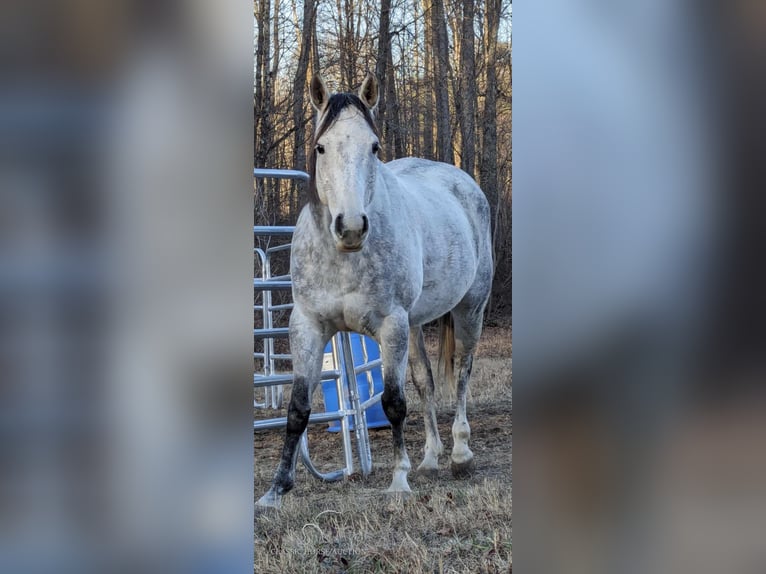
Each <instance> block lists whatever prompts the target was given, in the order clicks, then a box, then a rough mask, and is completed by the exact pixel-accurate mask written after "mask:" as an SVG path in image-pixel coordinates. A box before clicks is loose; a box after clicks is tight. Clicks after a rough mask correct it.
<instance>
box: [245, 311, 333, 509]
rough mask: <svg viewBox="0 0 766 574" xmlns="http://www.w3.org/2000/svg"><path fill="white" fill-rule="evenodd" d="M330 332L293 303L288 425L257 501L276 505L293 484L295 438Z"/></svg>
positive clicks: (303, 420) (306, 414) (302, 427)
mask: <svg viewBox="0 0 766 574" xmlns="http://www.w3.org/2000/svg"><path fill="white" fill-rule="evenodd" d="M330 336H331V333H328V332H325V330H324V329H323V328H322V326H321V325H319V324H318V323H317V322H316V321H314V320H312V319H310V318H308V317H307V316H306V315H304V314H303V313H302V312H301V310H300V309H299V308H298V306H297V305H296V306H295V308H294V309H293V312H292V314H291V316H290V349H291V350H292V353H293V386H292V395H291V397H290V406H289V407H288V409H287V428H286V429H285V442H284V445H283V447H282V457H281V459H280V462H279V467H278V468H277V471H276V473H275V475H274V481H273V483H272V485H271V488H270V489H269V490H268V492H267V493H266V494H264V495H263V496H262V497H261V498H260V499H259V500H258V502H257V503H256V505H258V506H262V507H274V508H279V506H280V503H281V500H282V496H283V495H284V494H285V493H286V492H289V491H290V490H292V488H293V485H294V484H295V465H296V462H297V460H298V441H299V440H300V438H301V435H302V434H303V431H305V430H306V426H307V425H308V421H309V415H310V414H311V395H312V393H313V390H314V387H315V385H316V383H317V382H319V379H320V376H321V373H322V357H323V355H324V347H325V344H326V343H327V341H328V340H329V339H330Z"/></svg>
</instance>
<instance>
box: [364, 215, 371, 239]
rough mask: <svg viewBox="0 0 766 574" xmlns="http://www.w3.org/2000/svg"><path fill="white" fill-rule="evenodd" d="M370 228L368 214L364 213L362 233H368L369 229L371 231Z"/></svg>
mask: <svg viewBox="0 0 766 574" xmlns="http://www.w3.org/2000/svg"><path fill="white" fill-rule="evenodd" d="M369 229H370V222H369V220H368V219H367V216H366V215H363V216H362V235H364V234H365V233H367V231H369Z"/></svg>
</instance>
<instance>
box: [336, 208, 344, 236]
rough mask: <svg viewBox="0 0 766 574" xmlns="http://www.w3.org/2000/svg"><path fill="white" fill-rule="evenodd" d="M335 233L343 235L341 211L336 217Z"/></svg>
mask: <svg viewBox="0 0 766 574" xmlns="http://www.w3.org/2000/svg"><path fill="white" fill-rule="evenodd" d="M335 233H337V234H338V235H340V236H341V237H343V214H342V213H339V214H338V217H336V218H335Z"/></svg>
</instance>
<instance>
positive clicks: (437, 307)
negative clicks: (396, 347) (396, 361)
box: [409, 252, 476, 325]
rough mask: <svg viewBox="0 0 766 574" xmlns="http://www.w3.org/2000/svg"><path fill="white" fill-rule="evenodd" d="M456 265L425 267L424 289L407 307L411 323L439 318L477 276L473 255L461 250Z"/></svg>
mask: <svg viewBox="0 0 766 574" xmlns="http://www.w3.org/2000/svg"><path fill="white" fill-rule="evenodd" d="M457 261H459V262H460V264H459V265H454V264H450V262H447V263H446V264H445V265H442V266H438V267H437V268H436V269H433V268H432V269H427V270H425V272H424V276H423V288H422V290H421V292H420V295H419V296H418V298H417V299H416V300H415V302H414V304H413V305H412V308H411V309H410V313H409V315H410V324H411V325H422V324H423V323H428V322H429V321H433V320H434V319H438V318H439V317H441V316H442V315H444V314H445V313H447V312H448V311H450V310H451V309H454V308H455V306H456V305H457V304H458V303H460V301H461V300H462V299H463V297H465V294H466V293H467V292H468V289H469V288H470V287H471V285H472V284H473V281H474V278H475V276H476V262H475V257H474V256H473V255H472V254H471V253H468V252H466V253H461V254H460V255H459V257H458V258H457Z"/></svg>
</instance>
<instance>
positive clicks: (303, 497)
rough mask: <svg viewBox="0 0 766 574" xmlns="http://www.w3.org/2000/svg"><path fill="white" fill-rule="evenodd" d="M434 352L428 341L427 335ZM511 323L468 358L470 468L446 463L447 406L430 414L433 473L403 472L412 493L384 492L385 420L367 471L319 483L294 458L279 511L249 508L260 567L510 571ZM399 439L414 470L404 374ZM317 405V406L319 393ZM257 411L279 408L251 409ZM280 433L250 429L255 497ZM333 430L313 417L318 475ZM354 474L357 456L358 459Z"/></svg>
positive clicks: (337, 445)
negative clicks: (439, 445)
mask: <svg viewBox="0 0 766 574" xmlns="http://www.w3.org/2000/svg"><path fill="white" fill-rule="evenodd" d="M427 342H428V346H429V350H430V351H433V350H434V348H435V344H434V341H433V339H432V337H428V341H427ZM511 373H512V358H511V331H510V329H509V328H508V327H503V326H498V327H487V328H485V332H484V334H483V335H482V341H481V344H480V347H479V350H478V353H477V356H476V359H475V362H474V369H473V375H472V379H471V390H470V395H469V402H468V418H469V422H470V425H471V443H470V446H471V449H472V450H473V452H474V455H475V462H476V470H475V473H474V475H473V476H472V477H470V478H468V479H463V480H457V479H455V478H453V477H452V475H451V473H450V471H449V452H450V448H451V446H452V436H451V430H450V429H451V426H452V417H453V412H454V410H453V408H452V407H451V406H450V405H449V404H447V402H446V401H441V402H440V404H439V407H438V411H437V418H438V422H439V431H440V435H441V438H442V442H443V443H444V446H445V455H443V456H442V457H441V460H440V463H441V469H440V472H439V476H438V478H436V479H426V478H424V477H419V476H417V474H416V473H415V472H413V473H411V475H410V486H411V487H412V490H413V493H414V495H413V496H412V497H411V498H410V499H408V500H398V499H397V500H391V499H389V498H386V497H385V496H384V495H383V494H382V491H383V490H385V489H386V488H387V487H388V484H389V483H390V481H391V471H392V461H393V449H392V445H391V431H390V429H389V428H382V429H371V430H370V441H371V451H372V459H373V472H372V473H371V475H370V476H368V477H366V478H363V477H362V476H361V475H360V474H358V472H357V474H355V475H352V476H351V477H349V478H348V479H347V480H345V481H342V482H336V483H322V482H320V481H318V480H317V479H315V478H314V477H312V476H311V475H310V474H309V473H308V471H306V469H305V468H304V467H303V466H302V464H299V465H298V471H297V480H296V486H295V489H294V490H293V491H292V492H291V493H290V494H288V495H287V496H286V497H285V499H284V503H283V507H282V509H281V510H280V511H278V512H266V513H256V518H255V541H254V542H255V549H254V559H255V568H254V571H255V572H257V573H271V572H274V573H277V572H397V573H399V572H413V573H414V572H429V573H430V572H439V573H448V572H449V573H451V572H471V573H474V572H510V571H511V561H512V538H511V531H512V525H511V514H512V512H511V511H512V502H511V485H512V479H511V466H512V465H511V450H512V442H513V430H512V420H511V418H512V417H511V411H512V397H511V386H512V384H511V382H512V376H511ZM407 399H408V412H409V414H408V417H407V425H406V430H405V441H406V444H407V450H408V452H409V455H410V459H411V462H412V465H413V470H414V469H415V468H416V467H417V465H418V464H419V463H420V460H421V458H422V449H423V445H424V443H425V433H424V427H423V419H422V415H421V412H422V410H421V404H420V400H419V398H418V397H417V393H416V391H415V390H414V388H413V385H412V384H411V383H410V382H408V385H407ZM313 408H314V410H315V411H317V412H319V411H321V410H323V407H322V401H321V392H319V391H317V392H316V394H315V397H314V407H313ZM255 416H256V418H270V417H273V416H284V412H275V411H263V410H258V411H256V415H255ZM282 435H283V431H282V430H279V431H258V432H255V433H254V455H255V465H254V467H255V485H254V486H255V497H256V499H257V498H258V497H260V496H261V494H263V492H265V491H266V490H267V488H268V486H269V483H270V480H271V478H272V475H273V472H274V470H275V468H276V464H277V461H278V458H279V452H280V449H281V445H282ZM341 444H342V443H341V437H340V434H339V433H329V432H327V426H326V425H323V424H320V425H313V426H312V427H310V430H309V447H310V451H311V456H312V459H313V461H314V463H315V464H316V466H317V467H318V468H319V469H320V470H322V471H329V470H334V469H336V468H339V467H340V466H341V465H342V447H341ZM355 466H356V469H357V471H358V462H355Z"/></svg>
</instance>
